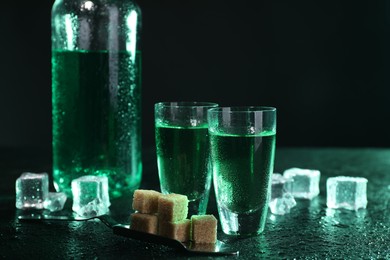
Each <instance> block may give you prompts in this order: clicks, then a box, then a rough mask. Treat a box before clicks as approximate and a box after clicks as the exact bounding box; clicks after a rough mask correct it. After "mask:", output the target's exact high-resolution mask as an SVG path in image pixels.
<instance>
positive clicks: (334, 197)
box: [326, 176, 367, 210]
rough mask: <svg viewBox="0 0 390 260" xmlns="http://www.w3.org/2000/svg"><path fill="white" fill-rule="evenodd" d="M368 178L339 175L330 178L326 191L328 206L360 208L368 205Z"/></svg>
mask: <svg viewBox="0 0 390 260" xmlns="http://www.w3.org/2000/svg"><path fill="white" fill-rule="evenodd" d="M366 191H367V179H366V178H362V177H347V176H338V177H331V178H328V179H327V181H326V192H327V202H326V205H327V206H328V208H333V209H338V208H344V209H349V210H358V209H359V208H366V206H367V194H366Z"/></svg>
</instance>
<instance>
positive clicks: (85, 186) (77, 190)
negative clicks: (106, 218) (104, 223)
mask: <svg viewBox="0 0 390 260" xmlns="http://www.w3.org/2000/svg"><path fill="white" fill-rule="evenodd" d="M72 194H73V206H72V209H73V211H75V212H76V213H77V214H78V215H80V216H83V217H92V216H98V215H102V214H105V213H107V212H108V211H109V209H108V207H109V206H110V205H111V204H110V199H109V195H108V179H107V177H105V176H91V175H86V176H82V177H80V178H77V179H74V180H73V181H72Z"/></svg>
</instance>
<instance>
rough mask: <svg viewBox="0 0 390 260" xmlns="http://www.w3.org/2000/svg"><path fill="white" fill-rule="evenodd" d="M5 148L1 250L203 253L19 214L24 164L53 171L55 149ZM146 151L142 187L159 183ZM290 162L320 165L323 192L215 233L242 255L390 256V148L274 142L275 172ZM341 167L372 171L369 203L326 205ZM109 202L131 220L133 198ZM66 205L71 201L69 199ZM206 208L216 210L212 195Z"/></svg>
mask: <svg viewBox="0 0 390 260" xmlns="http://www.w3.org/2000/svg"><path fill="white" fill-rule="evenodd" d="M0 156H1V157H0V158H1V159H0V174H1V175H0V176H1V177H2V181H1V182H0V258H6V259H22V258H23V259H29V258H34V259H38V258H42V259H72V258H86V259H111V258H113V259H114V258H115V259H129V258H133V257H135V258H168V259H172V258H186V259H187V258H192V257H197V258H199V257H200V256H197V255H189V254H187V253H184V252H179V251H177V250H175V249H171V248H168V247H165V246H160V245H155V244H150V243H145V242H141V241H136V240H133V239H129V238H124V237H120V236H116V235H114V234H113V233H112V230H110V229H109V228H107V227H106V226H105V225H103V224H102V223H101V222H98V221H88V222H61V223H58V222H39V223H25V222H23V223H22V222H20V221H19V220H18V219H17V216H18V214H23V212H21V211H19V210H16V208H15V180H16V178H17V177H18V176H19V175H20V174H21V173H22V172H24V171H32V172H42V171H46V172H49V173H50V172H51V166H50V161H51V160H50V155H48V154H47V153H39V152H38V151H32V150H29V149H27V150H24V151H22V150H20V149H0ZM143 157H144V173H143V180H142V184H141V188H145V189H156V190H158V189H159V187H158V185H159V183H158V175H157V167H156V158H155V153H154V151H153V150H152V149H150V150H147V151H145V152H144V156H143ZM291 167H301V168H312V169H318V170H320V171H321V181H320V191H321V192H320V195H319V196H318V197H316V198H314V199H313V200H311V201H310V200H297V206H296V207H294V208H293V209H292V210H291V212H290V214H287V215H284V216H276V215H272V214H270V213H268V219H267V223H266V230H265V231H264V233H263V234H262V235H259V236H255V237H251V238H245V239H232V238H230V237H227V236H225V235H224V234H222V232H221V231H220V228H219V231H218V238H219V239H220V240H223V241H225V242H227V243H228V244H229V245H230V246H231V247H232V248H234V249H237V250H239V251H240V254H239V256H238V258H243V259H254V258H265V259H286V258H287V259H293V258H297V259H326V258H330V259H335V258H336V259H390V149H369V148H362V149H356V148H355V149H340V148H338V149H333V148H324V149H320V148H277V152H276V161H275V172H283V170H285V169H287V168H291ZM339 175H346V176H360V177H365V178H367V179H368V186H367V197H368V205H367V209H363V210H358V211H356V212H355V211H348V210H331V209H328V208H327V207H326V189H325V184H326V179H327V178H328V177H333V176H339ZM129 197H131V195H130V196H129ZM112 204H113V206H112V207H111V214H112V216H113V217H115V218H116V220H118V221H120V222H122V223H123V222H127V221H128V219H129V214H130V213H131V198H125V199H122V200H115V201H112ZM66 207H68V208H70V207H71V205H70V202H67V204H66ZM208 213H210V214H214V215H215V216H216V217H217V216H218V215H217V211H216V206H215V198H214V195H212V196H211V198H210V203H209V207H208ZM201 257H208V256H201ZM231 258H235V257H231Z"/></svg>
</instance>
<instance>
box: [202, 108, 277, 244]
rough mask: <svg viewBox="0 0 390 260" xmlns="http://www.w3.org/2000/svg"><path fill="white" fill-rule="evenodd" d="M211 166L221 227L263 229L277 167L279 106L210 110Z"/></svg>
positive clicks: (239, 232) (243, 231)
mask: <svg viewBox="0 0 390 260" xmlns="http://www.w3.org/2000/svg"><path fill="white" fill-rule="evenodd" d="M208 123H209V135H210V149H211V165H212V171H213V176H214V189H215V195H216V200H217V207H218V213H219V218H220V222H221V226H222V230H223V232H224V233H225V234H228V235H236V236H252V235H257V234H260V233H261V232H263V230H264V225H265V221H266V216H267V210H268V201H269V190H270V185H271V176H272V172H273V167H274V154H275V137H276V109H275V108H273V107H220V108H212V109H210V110H209V111H208Z"/></svg>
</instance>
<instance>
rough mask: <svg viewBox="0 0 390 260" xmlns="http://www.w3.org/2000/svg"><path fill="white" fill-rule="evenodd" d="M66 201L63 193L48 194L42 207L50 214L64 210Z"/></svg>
mask: <svg viewBox="0 0 390 260" xmlns="http://www.w3.org/2000/svg"><path fill="white" fill-rule="evenodd" d="M66 199H67V198H66V195H65V193H64V192H49V194H48V196H47V198H46V199H45V201H44V202H43V207H44V208H45V209H47V210H50V211H51V212H54V211H60V210H62V209H63V208H64V205H65V202H66Z"/></svg>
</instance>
